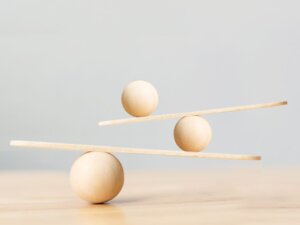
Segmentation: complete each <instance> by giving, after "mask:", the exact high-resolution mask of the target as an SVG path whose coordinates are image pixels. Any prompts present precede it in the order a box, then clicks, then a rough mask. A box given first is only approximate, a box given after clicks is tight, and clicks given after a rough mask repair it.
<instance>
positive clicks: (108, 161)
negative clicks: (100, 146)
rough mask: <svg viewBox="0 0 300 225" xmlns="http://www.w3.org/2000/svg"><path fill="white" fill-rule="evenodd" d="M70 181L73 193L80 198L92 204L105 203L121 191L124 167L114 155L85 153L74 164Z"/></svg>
mask: <svg viewBox="0 0 300 225" xmlns="http://www.w3.org/2000/svg"><path fill="white" fill-rule="evenodd" d="M70 181H71V187H72V189H73V191H74V192H75V193H76V194H77V195H78V196H79V197H80V198H82V199H84V200H86V201H88V202H90V203H104V202H107V201H109V200H111V199H113V198H114V197H115V196H117V194H118V193H119V192H120V191H121V189H122V187H123V183H124V172H123V167H122V165H121V163H120V162H119V160H118V159H117V158H116V157H114V156H113V155H112V154H109V153H104V152H89V153H85V154H83V155H82V156H80V157H79V158H78V159H77V160H76V161H75V162H74V164H73V166H72V168H71V173H70Z"/></svg>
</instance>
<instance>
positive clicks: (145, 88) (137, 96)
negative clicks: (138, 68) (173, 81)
mask: <svg viewBox="0 0 300 225" xmlns="http://www.w3.org/2000/svg"><path fill="white" fill-rule="evenodd" d="M158 102H159V97H158V93H157V91H156V89H155V87H153V85H152V84H150V83H149V82H146V81H143V80H137V81H133V82H131V83H130V84H128V85H127V86H126V87H125V88H124V90H123V93H122V105H123V107H124V109H125V111H126V112H127V113H128V114H130V115H132V116H137V117H140V116H149V115H150V114H151V113H153V112H154V111H155V110H156V108H157V105H158Z"/></svg>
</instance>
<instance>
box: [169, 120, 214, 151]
mask: <svg viewBox="0 0 300 225" xmlns="http://www.w3.org/2000/svg"><path fill="white" fill-rule="evenodd" d="M173 135H174V140H175V142H176V144H177V146H178V147H179V148H181V149H182V150H184V151H191V152H199V151H202V150H203V149H205V148H206V147H207V146H208V144H209V143H210V141H211V138H212V131H211V127H210V125H209V123H208V122H207V121H206V120H205V119H203V118H202V117H200V116H185V117H183V118H181V119H180V120H179V121H178V122H177V123H176V126H175V128H174V132H173Z"/></svg>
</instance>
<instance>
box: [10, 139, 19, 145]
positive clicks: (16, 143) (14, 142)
mask: <svg viewBox="0 0 300 225" xmlns="http://www.w3.org/2000/svg"><path fill="white" fill-rule="evenodd" d="M19 143H20V141H16V140H11V141H10V142H9V146H18V145H19Z"/></svg>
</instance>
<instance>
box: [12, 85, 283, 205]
mask: <svg viewBox="0 0 300 225" xmlns="http://www.w3.org/2000/svg"><path fill="white" fill-rule="evenodd" d="M122 104H123V107H124V109H125V110H126V111H127V112H128V113H129V114H131V115H133V116H136V118H126V119H118V120H110V121H102V122H99V125H100V126H107V125H119V124H129V123H139V122H147V121H154V120H164V119H174V118H181V119H180V120H179V121H178V123H177V124H176V126H175V128H174V139H175V142H176V144H177V145H178V147H180V148H181V149H182V150H183V151H181V152H179V151H171V150H161V149H141V148H127V147H113V146H98V145H81V144H66V143H53V142H37V141H24V140H12V141H11V142H10V145H11V146H15V147H24V148H39V149H53V150H66V151H83V152H86V154H83V155H82V156H81V157H79V158H78V159H77V160H76V161H75V162H74V164H73V166H72V169H71V173H70V181H71V186H72V188H73V190H74V192H75V193H77V195H78V196H79V197H81V198H82V199H84V200H86V201H88V202H90V203H104V202H107V201H109V200H111V199H113V198H114V197H115V196H116V195H117V194H118V193H119V192H120V191H121V189H122V187H123V183H124V171H123V167H122V165H121V163H120V162H119V160H118V159H117V158H116V157H115V156H113V155H112V154H111V153H126V154H143V155H157V156H169V157H192V158H210V159H224V160H260V159H261V156H259V155H243V154H224V153H202V152H199V151H202V150H203V149H204V148H206V147H207V145H208V144H209V143H210V141H211V136H212V135H211V133H212V132H211V127H210V125H209V123H208V122H207V121H206V120H204V119H203V118H202V117H200V116H203V115H209V114H216V113H224V112H239V111H244V110H253V109H260V108H270V107H276V106H283V105H287V101H281V102H272V103H265V104H255V105H245V106H235V107H226V108H218V109H209V110H201V111H194V112H184V113H173V114H163V115H152V116H150V114H151V113H152V112H153V111H154V110H155V108H156V107H157V104H158V94H157V92H156V90H155V88H154V87H153V86H152V85H151V84H150V83H148V82H145V81H135V82H132V83H130V84H129V85H128V86H127V87H126V88H125V89H124V91H123V94H122Z"/></svg>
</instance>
